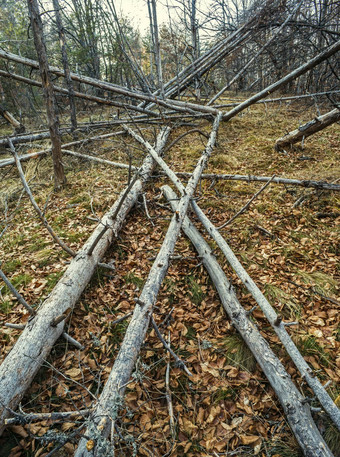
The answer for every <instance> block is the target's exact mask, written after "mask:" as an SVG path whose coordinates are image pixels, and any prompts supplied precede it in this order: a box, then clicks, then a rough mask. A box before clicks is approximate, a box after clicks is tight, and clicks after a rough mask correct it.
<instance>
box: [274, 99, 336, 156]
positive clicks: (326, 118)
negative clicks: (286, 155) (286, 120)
mask: <svg viewBox="0 0 340 457" xmlns="http://www.w3.org/2000/svg"><path fill="white" fill-rule="evenodd" d="M338 121H340V110H339V109H338V108H335V109H333V110H332V111H330V112H329V113H326V114H324V115H323V116H319V117H316V118H315V119H313V120H312V121H309V122H307V123H306V124H304V125H301V126H300V127H299V128H298V129H296V130H293V131H292V132H290V133H288V134H287V135H285V136H283V137H282V138H279V139H278V140H276V143H275V150H276V151H282V150H283V149H284V148H287V147H289V146H292V145H293V144H295V143H298V142H299V141H303V140H304V139H305V138H307V137H309V136H311V135H313V134H314V133H316V132H320V131H321V130H323V129H325V128H326V127H328V126H329V125H332V124H334V123H335V122H338Z"/></svg>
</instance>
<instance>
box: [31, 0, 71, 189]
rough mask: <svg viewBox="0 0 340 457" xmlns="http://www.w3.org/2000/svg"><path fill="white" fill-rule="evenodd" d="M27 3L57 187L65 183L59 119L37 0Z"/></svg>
mask: <svg viewBox="0 0 340 457" xmlns="http://www.w3.org/2000/svg"><path fill="white" fill-rule="evenodd" d="M27 3H28V11H29V15H30V19H31V25H32V30H33V37H34V45H35V49H36V51H37V54H38V59H39V70H40V76H41V81H42V85H43V90H44V98H45V102H46V112H47V120H48V127H49V130H50V137H51V142H52V157H53V168H54V185H55V188H56V189H59V188H60V187H62V186H63V185H64V184H66V176H65V172H64V166H63V162H62V157H61V139H60V134H59V119H58V116H57V111H56V105H55V99H54V92H53V85H52V82H51V78H50V74H49V66H48V59H47V51H46V45H45V41H44V35H43V25H42V21H41V17H40V12H39V6H38V2H37V0H27Z"/></svg>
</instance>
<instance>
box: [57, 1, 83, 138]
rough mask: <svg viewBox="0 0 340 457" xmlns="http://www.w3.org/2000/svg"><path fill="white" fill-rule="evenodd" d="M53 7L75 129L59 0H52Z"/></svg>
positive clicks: (70, 82)
mask: <svg viewBox="0 0 340 457" xmlns="http://www.w3.org/2000/svg"><path fill="white" fill-rule="evenodd" d="M53 8H54V14H55V19H56V23H57V29H58V34H59V40H60V48H61V57H62V61H63V67H64V72H65V79H66V86H67V89H68V94H69V95H68V98H69V102H70V112H71V125H72V128H73V130H75V129H76V128H77V116H76V104H75V101H74V90H73V83H72V79H71V76H70V67H69V64H68V57H67V51H66V38H65V30H64V27H63V23H62V20H61V14H60V5H59V0H53Z"/></svg>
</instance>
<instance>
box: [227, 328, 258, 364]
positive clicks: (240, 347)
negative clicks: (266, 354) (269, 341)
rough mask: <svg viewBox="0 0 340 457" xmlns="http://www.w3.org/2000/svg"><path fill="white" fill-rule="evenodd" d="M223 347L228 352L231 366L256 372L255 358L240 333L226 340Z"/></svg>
mask: <svg viewBox="0 0 340 457" xmlns="http://www.w3.org/2000/svg"><path fill="white" fill-rule="evenodd" d="M223 346H224V347H225V348H226V350H227V354H226V356H227V358H228V362H229V363H230V364H231V365H234V366H235V367H239V368H241V369H243V370H247V371H250V372H253V371H255V368H256V360H255V357H254V356H253V353H252V352H251V350H250V349H249V348H248V346H247V345H246V343H245V342H244V341H243V339H242V337H241V336H240V335H239V334H238V333H235V334H234V335H231V336H228V337H227V338H225V340H224V341H223Z"/></svg>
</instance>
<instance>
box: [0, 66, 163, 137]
mask: <svg viewBox="0 0 340 457" xmlns="http://www.w3.org/2000/svg"><path fill="white" fill-rule="evenodd" d="M0 76H4V77H5V78H11V79H16V80H17V81H21V82H23V83H25V84H30V85H31V86H36V87H42V83H41V82H40V81H35V80H34V79H29V78H26V77H25V76H21V75H17V74H15V73H9V72H7V71H3V70H0ZM53 90H54V92H59V93H60V94H63V95H67V96H70V92H69V90H68V89H65V88H64V87H59V86H53ZM72 97H77V98H82V99H84V100H88V101H90V102H95V103H100V104H103V105H109V106H116V107H118V108H123V109H124V110H132V111H137V112H138V113H145V114H149V115H150V116H156V115H157V113H154V112H153V111H150V110H148V109H146V108H141V107H138V106H135V105H131V104H130V103H122V102H119V101H116V100H110V99H107V98H101V97H98V96H97V95H90V94H85V93H83V92H78V91H74V90H72ZM72 128H73V130H74V126H73V124H72Z"/></svg>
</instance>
